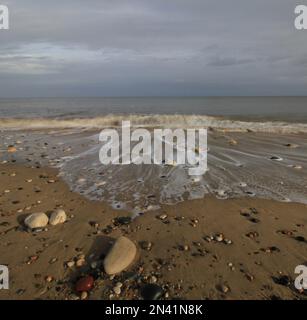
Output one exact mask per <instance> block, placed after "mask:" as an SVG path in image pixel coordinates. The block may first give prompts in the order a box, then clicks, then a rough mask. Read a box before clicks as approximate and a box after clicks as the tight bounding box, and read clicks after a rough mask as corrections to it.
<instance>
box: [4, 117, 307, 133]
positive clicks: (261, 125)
mask: <svg viewBox="0 0 307 320" xmlns="http://www.w3.org/2000/svg"><path fill="white" fill-rule="evenodd" d="M123 120H129V121H130V122H131V126H132V127H149V128H150V127H168V128H176V127H177V128H197V127H203V128H212V129H216V130H225V131H232V132H244V131H254V132H272V133H307V124H304V123H287V122H277V121H276V122H275V121H264V122H260V121H259V122H256V121H238V120H229V119H225V118H222V117H213V116H204V115H177V114H175V115H159V114H152V115H136V114H128V115H127V114H116V115H113V114H109V115H106V116H102V117H96V118H73V119H49V118H34V119H30V118H23V119H20V118H9V119H8V118H2V119H1V118H0V129H1V130H31V129H32V130H33V129H72V128H84V129H102V128H106V127H119V126H121V122H122V121H123Z"/></svg>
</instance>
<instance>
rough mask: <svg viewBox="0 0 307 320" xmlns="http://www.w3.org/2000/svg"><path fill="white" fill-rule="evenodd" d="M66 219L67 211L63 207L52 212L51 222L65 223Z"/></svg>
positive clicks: (52, 223) (54, 223) (53, 223)
mask: <svg viewBox="0 0 307 320" xmlns="http://www.w3.org/2000/svg"><path fill="white" fill-rule="evenodd" d="M66 219H67V217H66V213H65V211H64V210H63V209H58V210H56V211H54V212H53V213H52V214H51V216H50V221H49V223H50V224H51V225H53V226H55V225H57V224H61V223H64V222H65V221H66Z"/></svg>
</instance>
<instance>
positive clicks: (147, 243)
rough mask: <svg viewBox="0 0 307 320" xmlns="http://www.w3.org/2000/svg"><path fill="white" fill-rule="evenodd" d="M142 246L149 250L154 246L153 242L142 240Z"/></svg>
mask: <svg viewBox="0 0 307 320" xmlns="http://www.w3.org/2000/svg"><path fill="white" fill-rule="evenodd" d="M141 248H142V249H144V250H147V251H150V250H151V248H152V243H151V242H149V241H142V242H141Z"/></svg>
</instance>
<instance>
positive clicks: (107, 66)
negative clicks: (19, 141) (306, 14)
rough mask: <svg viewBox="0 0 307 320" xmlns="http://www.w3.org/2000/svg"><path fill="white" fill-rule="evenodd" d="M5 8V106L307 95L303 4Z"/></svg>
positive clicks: (151, 1)
mask: <svg viewBox="0 0 307 320" xmlns="http://www.w3.org/2000/svg"><path fill="white" fill-rule="evenodd" d="M304 2H305V3H304ZM0 4H4V5H7V6H8V7H9V11H10V29H9V30H0V97H74V96H76V97H78V96H213V95H217V96H228V95H244V96H245V95H307V30H300V31H299V30H296V29H295V28H294V19H295V14H294V9H295V6H296V5H297V4H306V5H307V0H269V1H268V0H257V1H250V0H232V1H229V0H219V1H216V0H88V1H84V0H53V1H42V0H0Z"/></svg>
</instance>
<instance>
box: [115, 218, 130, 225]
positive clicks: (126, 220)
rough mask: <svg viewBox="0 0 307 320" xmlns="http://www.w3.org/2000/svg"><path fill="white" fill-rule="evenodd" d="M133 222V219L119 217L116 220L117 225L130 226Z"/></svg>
mask: <svg viewBox="0 0 307 320" xmlns="http://www.w3.org/2000/svg"><path fill="white" fill-rule="evenodd" d="M131 221H132V219H131V217H117V218H116V219H115V224H119V225H128V224H130V223H131Z"/></svg>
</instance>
